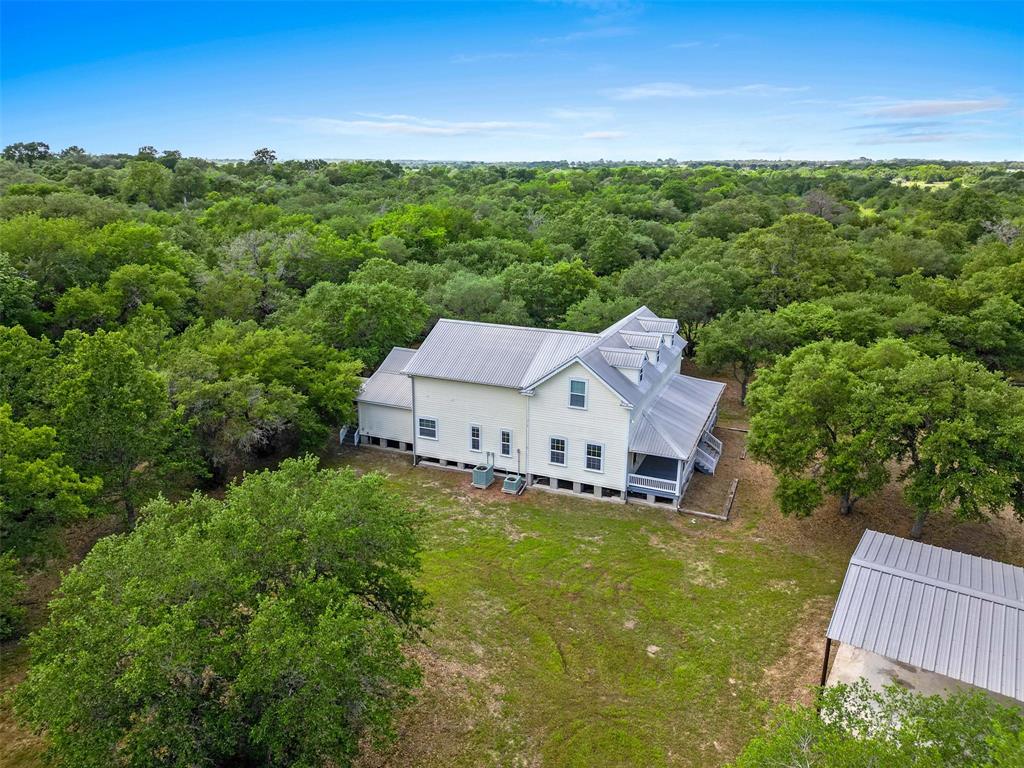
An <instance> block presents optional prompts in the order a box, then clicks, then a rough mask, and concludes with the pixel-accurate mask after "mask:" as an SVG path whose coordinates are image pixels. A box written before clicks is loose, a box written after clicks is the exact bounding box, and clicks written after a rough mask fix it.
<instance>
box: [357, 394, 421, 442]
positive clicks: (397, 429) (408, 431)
mask: <svg viewBox="0 0 1024 768" xmlns="http://www.w3.org/2000/svg"><path fill="white" fill-rule="evenodd" d="M358 405H359V431H360V433H361V434H364V435H372V436H373V437H379V438H382V439H385V440H401V441H402V442H403V443H411V442H412V411H410V410H408V409H407V408H395V407H393V406H390V405H376V404H374V403H358Z"/></svg>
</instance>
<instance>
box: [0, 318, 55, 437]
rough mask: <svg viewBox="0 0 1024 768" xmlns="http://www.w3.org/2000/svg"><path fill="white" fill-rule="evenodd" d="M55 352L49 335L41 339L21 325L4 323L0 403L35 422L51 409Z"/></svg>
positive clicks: (21, 418)
mask: <svg viewBox="0 0 1024 768" xmlns="http://www.w3.org/2000/svg"><path fill="white" fill-rule="evenodd" d="M53 352H54V350H53V344H52V343H51V342H50V340H49V339H47V338H46V337H45V336H44V337H42V338H38V339H37V338H34V337H33V336H30V335H29V333H28V331H26V330H25V329H24V328H22V327H21V326H20V325H17V326H14V327H13V328H10V327H7V326H3V325H0V371H3V375H2V376H0V403H7V404H8V405H10V406H11V408H12V415H13V417H14V418H15V419H18V420H19V421H24V420H31V421H32V422H33V423H35V422H38V421H40V420H41V419H40V418H39V417H40V416H41V415H42V414H43V413H44V412H45V411H46V410H47V409H46V405H45V401H46V393H47V390H48V389H49V386H50V379H51V369H52V366H53Z"/></svg>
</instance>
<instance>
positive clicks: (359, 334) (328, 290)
mask: <svg viewBox="0 0 1024 768" xmlns="http://www.w3.org/2000/svg"><path fill="white" fill-rule="evenodd" d="M427 312H428V310H427V305H426V304H425V303H424V302H423V300H422V299H421V298H420V297H419V296H418V295H417V294H416V292H415V291H412V290H409V289H408V288H399V287H397V286H394V285H391V283H375V284H373V285H359V284H346V285H338V284H337V283H317V284H316V285H314V286H313V287H312V288H310V289H309V292H308V293H307V294H306V295H305V296H304V297H303V298H302V300H301V301H300V302H299V303H298V304H297V305H296V306H295V308H294V310H292V311H290V312H288V313H287V314H286V315H285V316H284V317H283V318H282V322H283V323H284V324H285V325H286V326H287V327H289V328H294V329H296V330H303V331H306V332H307V333H309V334H310V335H311V336H312V337H313V338H314V339H316V340H317V341H319V342H321V343H323V344H327V345H328V346H332V347H334V348H335V349H343V350H347V351H349V352H351V354H352V355H353V356H354V357H358V358H359V359H360V360H362V361H363V363H364V365H366V367H367V368H373V367H374V366H376V365H377V364H378V363H379V362H380V361H381V360H383V359H384V357H385V356H386V355H387V354H388V352H390V351H391V348H392V347H395V346H402V345H405V344H409V343H410V342H412V341H413V340H414V339H415V338H416V337H417V336H419V335H420V333H421V332H422V331H423V328H424V326H425V325H426V322H427Z"/></svg>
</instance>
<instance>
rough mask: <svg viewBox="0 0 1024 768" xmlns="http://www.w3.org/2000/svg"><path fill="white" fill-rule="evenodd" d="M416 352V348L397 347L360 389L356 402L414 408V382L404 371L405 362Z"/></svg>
mask: <svg viewBox="0 0 1024 768" xmlns="http://www.w3.org/2000/svg"><path fill="white" fill-rule="evenodd" d="M414 354H416V350H415V349H406V348H405V347H395V348H394V349H392V350H391V351H390V352H389V353H388V356H387V357H385V358H384V362H383V363H381V364H380V367H379V368H377V370H376V371H374V372H373V376H371V377H370V378H368V379H367V380H366V381H365V382H364V383H363V386H362V389H360V390H359V395H358V397H356V402H360V403H372V404H374V405H390V406H392V407H394V408H407V409H409V410H412V382H411V381H409V377H408V376H406V375H405V374H404V373H402V369H403V368H404V367H405V364H406V363H408V362H409V360H411V359H412V356H413V355H414Z"/></svg>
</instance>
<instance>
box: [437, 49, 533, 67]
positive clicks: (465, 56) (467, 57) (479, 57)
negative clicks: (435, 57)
mask: <svg viewBox="0 0 1024 768" xmlns="http://www.w3.org/2000/svg"><path fill="white" fill-rule="evenodd" d="M528 56H530V54H529V53H526V52H524V51H522V52H518V53H517V52H514V51H504V52H494V53H457V54H455V55H454V56H452V58H451V62H452V64H477V63H479V62H481V61H505V60H512V59H525V58H527V57H528Z"/></svg>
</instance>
